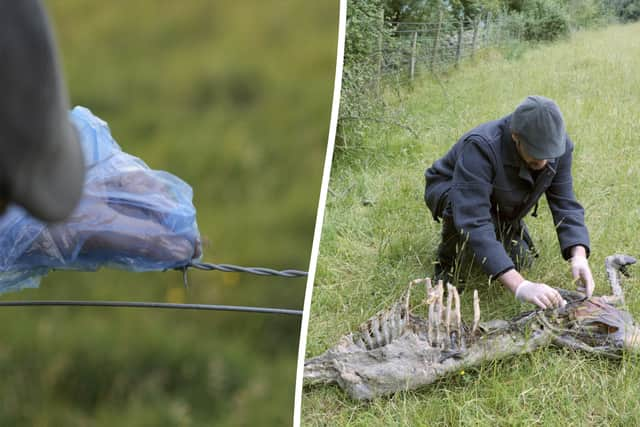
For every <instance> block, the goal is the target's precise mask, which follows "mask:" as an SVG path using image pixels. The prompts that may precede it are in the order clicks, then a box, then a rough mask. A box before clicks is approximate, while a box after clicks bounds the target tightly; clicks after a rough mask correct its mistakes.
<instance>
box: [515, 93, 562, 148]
mask: <svg viewBox="0 0 640 427" xmlns="http://www.w3.org/2000/svg"><path fill="white" fill-rule="evenodd" d="M511 132H514V133H516V134H518V136H519V137H520V140H521V141H522V143H523V144H524V146H525V149H526V151H527V153H528V154H529V155H531V156H532V157H534V158H536V159H555V158H557V157H560V156H562V155H563V154H564V151H565V148H566V141H565V126H564V120H563V118H562V113H561V112H560V108H558V105H557V104H556V103H555V102H554V101H552V100H551V99H549V98H545V97H544V96H539V95H533V96H528V97H527V99H525V100H524V101H523V102H522V103H521V104H520V105H518V107H517V108H516V110H515V111H514V112H513V115H512V116H511Z"/></svg>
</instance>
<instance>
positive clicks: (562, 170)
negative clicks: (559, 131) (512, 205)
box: [546, 137, 590, 259]
mask: <svg viewBox="0 0 640 427" xmlns="http://www.w3.org/2000/svg"><path fill="white" fill-rule="evenodd" d="M572 157H573V143H572V142H571V140H570V139H569V137H567V149H566V151H565V154H564V155H563V156H562V157H560V159H559V160H558V164H557V169H556V175H555V177H554V178H553V181H552V182H551V185H550V186H549V188H548V189H547V191H546V197H547V202H548V203H549V209H550V210H551V215H552V216H553V223H554V225H555V226H556V232H557V234H558V241H559V243H560V250H561V251H562V256H563V258H564V259H569V258H571V248H572V247H573V246H576V245H582V246H584V247H585V249H586V251H587V256H589V253H590V248H589V231H588V230H587V227H586V225H585V222H584V209H583V208H582V205H580V203H578V201H577V200H576V196H575V194H574V191H573V178H572V176H571V162H572Z"/></svg>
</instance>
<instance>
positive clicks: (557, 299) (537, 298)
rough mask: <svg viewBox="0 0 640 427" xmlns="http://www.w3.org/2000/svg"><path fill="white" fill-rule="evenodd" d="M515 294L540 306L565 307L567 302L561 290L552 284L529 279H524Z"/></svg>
mask: <svg viewBox="0 0 640 427" xmlns="http://www.w3.org/2000/svg"><path fill="white" fill-rule="evenodd" d="M515 294H516V299H518V300H520V301H523V302H528V303H531V304H535V305H537V306H538V307H540V308H551V307H564V305H565V304H566V303H567V302H566V301H565V300H564V299H563V298H562V296H561V295H560V292H558V291H557V290H555V289H553V288H552V287H551V286H548V285H545V284H544V283H534V282H530V281H528V280H524V281H523V282H521V283H520V284H519V285H518V287H517V288H516V292H515Z"/></svg>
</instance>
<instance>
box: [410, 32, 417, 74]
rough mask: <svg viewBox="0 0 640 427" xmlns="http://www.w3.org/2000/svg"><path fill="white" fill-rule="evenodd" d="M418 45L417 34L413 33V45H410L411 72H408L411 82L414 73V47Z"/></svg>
mask: <svg viewBox="0 0 640 427" xmlns="http://www.w3.org/2000/svg"><path fill="white" fill-rule="evenodd" d="M417 43H418V32H417V31H415V32H414V33H413V43H412V44H411V72H410V77H411V80H413V75H414V73H415V70H416V53H417V52H416V45H417Z"/></svg>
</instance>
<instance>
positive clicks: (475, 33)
mask: <svg viewBox="0 0 640 427" xmlns="http://www.w3.org/2000/svg"><path fill="white" fill-rule="evenodd" d="M479 26H480V18H478V17H477V16H476V17H475V19H474V20H473V39H472V40H471V57H472V58H473V56H474V55H475V53H476V41H477V40H478V27H479Z"/></svg>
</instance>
